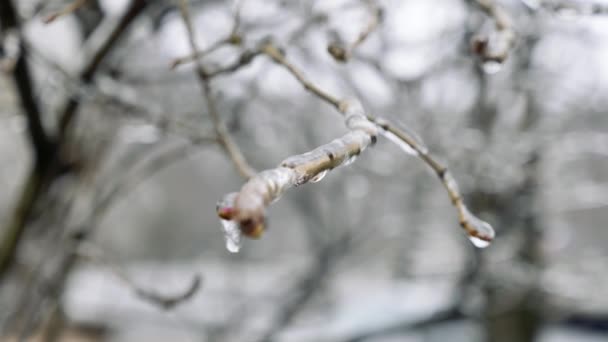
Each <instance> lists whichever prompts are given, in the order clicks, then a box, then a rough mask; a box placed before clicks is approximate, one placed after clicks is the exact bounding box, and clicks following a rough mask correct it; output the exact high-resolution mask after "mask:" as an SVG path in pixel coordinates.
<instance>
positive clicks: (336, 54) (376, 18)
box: [327, 0, 383, 63]
mask: <svg viewBox="0 0 608 342" xmlns="http://www.w3.org/2000/svg"><path fill="white" fill-rule="evenodd" d="M365 2H366V4H367V6H368V7H369V10H370V12H371V14H372V17H371V19H370V21H369V23H368V24H367V26H366V27H365V28H364V29H363V31H361V32H360V33H359V36H357V39H355V41H353V42H352V43H350V44H348V45H346V46H345V45H343V44H341V43H339V42H333V43H330V44H329V45H328V46H327V52H329V54H330V55H331V56H332V57H333V58H334V59H335V60H336V61H338V62H341V63H345V62H347V61H348V60H349V59H350V57H351V56H352V54H353V52H354V50H355V49H356V48H357V47H358V46H359V45H361V44H362V43H363V42H364V41H365V40H366V39H367V37H368V36H369V35H370V34H371V33H372V32H374V30H376V28H377V27H378V26H379V25H380V23H381V22H382V16H383V11H382V8H380V6H378V5H377V4H376V3H375V2H374V1H372V0H367V1H365Z"/></svg>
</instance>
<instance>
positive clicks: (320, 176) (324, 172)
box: [310, 170, 327, 183]
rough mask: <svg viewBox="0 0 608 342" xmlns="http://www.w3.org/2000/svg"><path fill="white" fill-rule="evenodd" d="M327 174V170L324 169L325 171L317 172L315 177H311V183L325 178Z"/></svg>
mask: <svg viewBox="0 0 608 342" xmlns="http://www.w3.org/2000/svg"><path fill="white" fill-rule="evenodd" d="M325 175H327V170H323V171H321V172H319V173H317V174H316V175H315V176H314V177H312V178H311V179H310V182H311V183H317V182H320V181H321V180H322V179H323V178H325Z"/></svg>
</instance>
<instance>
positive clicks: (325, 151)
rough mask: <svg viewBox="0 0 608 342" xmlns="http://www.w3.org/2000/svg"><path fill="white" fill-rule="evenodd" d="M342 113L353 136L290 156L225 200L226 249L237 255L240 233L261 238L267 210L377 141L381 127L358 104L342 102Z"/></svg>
mask: <svg viewBox="0 0 608 342" xmlns="http://www.w3.org/2000/svg"><path fill="white" fill-rule="evenodd" d="M339 108H340V112H341V113H342V114H344V117H345V123H346V126H347V127H348V129H350V132H348V133H347V134H345V135H344V136H342V137H340V138H337V139H335V140H333V141H332V142H330V143H328V144H325V145H322V146H320V147H317V148H316V149H314V150H312V151H310V152H306V153H303V154H299V155H295V156H291V157H289V158H287V159H285V160H284V161H282V162H281V163H280V164H279V166H278V167H276V168H274V169H270V170H265V171H262V172H260V173H258V174H257V175H255V176H254V177H252V178H251V179H250V180H249V181H248V182H247V183H245V185H243V187H242V188H241V190H240V191H239V192H238V193H230V194H227V195H226V196H224V198H223V199H222V201H220V203H218V206H217V212H218V215H219V216H220V218H221V219H222V221H223V222H222V223H223V224H224V230H225V232H226V241H227V247H228V249H229V250H230V251H234V252H236V251H238V249H239V246H240V236H241V233H243V234H245V235H246V236H248V237H251V238H259V237H260V236H261V235H262V233H263V232H264V230H265V228H266V208H267V207H268V206H269V205H270V204H271V203H273V202H274V201H276V200H277V199H278V198H279V197H281V195H283V193H284V192H285V191H286V190H287V189H289V188H292V187H296V186H299V185H302V184H305V183H308V182H312V183H315V182H318V181H320V180H321V179H323V177H324V176H325V175H326V174H327V172H329V171H330V170H333V169H335V168H337V167H339V166H342V165H348V164H350V163H352V162H353V161H354V160H355V159H356V158H357V156H358V155H359V154H360V153H361V152H362V151H364V150H365V149H366V148H367V147H369V146H370V145H372V144H373V143H374V142H375V141H376V137H377V135H378V133H379V129H378V126H377V125H375V124H373V123H372V122H370V121H368V120H367V118H366V117H365V111H364V109H363V107H362V106H361V104H360V103H359V102H358V101H356V100H349V101H342V102H341V103H340V105H339Z"/></svg>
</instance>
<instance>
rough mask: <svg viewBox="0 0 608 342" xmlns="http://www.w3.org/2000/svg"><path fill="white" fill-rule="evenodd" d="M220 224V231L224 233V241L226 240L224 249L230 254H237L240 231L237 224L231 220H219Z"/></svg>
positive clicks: (239, 244)
mask: <svg viewBox="0 0 608 342" xmlns="http://www.w3.org/2000/svg"><path fill="white" fill-rule="evenodd" d="M220 221H221V222H222V230H223V231H224V239H225V240H226V249H227V250H228V251H229V252H230V253H238V252H239V250H240V249H241V245H242V242H241V235H242V233H241V230H240V229H239V225H238V223H236V222H234V221H232V220H220Z"/></svg>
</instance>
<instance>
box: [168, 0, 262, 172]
mask: <svg viewBox="0 0 608 342" xmlns="http://www.w3.org/2000/svg"><path fill="white" fill-rule="evenodd" d="M179 5H180V6H179V8H180V12H181V14H182V18H183V20H184V24H185V25H186V30H187V32H188V40H189V41H190V47H191V48H192V51H197V47H196V39H195V35H194V27H193V25H192V20H191V18H190V13H189V9H188V3H187V1H186V0H180V2H179ZM196 73H197V76H198V80H199V83H200V86H201V88H202V91H203V96H204V97H205V100H206V102H207V109H208V111H209V116H211V120H212V121H213V126H214V129H215V133H216V134H217V137H218V141H219V143H220V145H221V146H222V147H223V148H224V150H225V151H226V153H227V154H228V156H229V157H230V159H231V160H232V162H233V164H234V166H235V167H236V169H237V171H238V172H239V174H240V175H241V176H242V177H243V178H245V179H249V178H251V177H252V176H253V175H254V174H255V170H254V169H253V168H252V167H251V166H250V165H249V164H248V163H247V160H246V159H245V157H244V156H243V153H242V152H241V150H240V149H239V147H238V146H237V144H236V143H235V142H234V141H233V140H232V137H231V136H230V134H229V133H228V129H227V128H226V125H225V124H224V122H223V121H222V119H221V118H220V116H219V113H218V111H217V106H216V104H215V99H214V98H213V94H212V93H211V86H210V84H209V76H208V74H207V72H206V71H205V69H204V68H203V65H202V63H201V62H200V61H199V60H196Z"/></svg>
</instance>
